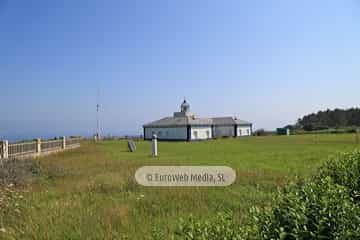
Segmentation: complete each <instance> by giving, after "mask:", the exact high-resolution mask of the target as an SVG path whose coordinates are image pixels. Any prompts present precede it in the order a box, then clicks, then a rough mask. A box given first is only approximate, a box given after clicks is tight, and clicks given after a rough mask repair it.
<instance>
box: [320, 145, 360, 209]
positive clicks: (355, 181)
mask: <svg viewBox="0 0 360 240" xmlns="http://www.w3.org/2000/svg"><path fill="white" fill-rule="evenodd" d="M326 177H331V179H332V180H333V181H334V183H335V184H338V185H341V186H344V187H346V188H347V189H348V190H349V193H350V195H351V197H352V198H353V199H354V200H355V202H357V203H360V151H359V150H356V151H353V152H349V153H341V154H339V155H337V156H335V157H332V158H329V159H328V160H327V161H325V162H324V163H323V164H322V166H321V167H320V169H319V173H318V174H317V175H316V176H315V177H314V181H316V182H319V181H321V179H324V178H326Z"/></svg>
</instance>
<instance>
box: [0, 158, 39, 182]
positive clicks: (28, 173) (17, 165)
mask: <svg viewBox="0 0 360 240" xmlns="http://www.w3.org/2000/svg"><path fill="white" fill-rule="evenodd" d="M40 171H41V167H40V164H39V162H38V161H36V160H35V159H23V160H18V159H12V160H8V161H4V162H3V163H2V164H0V185H8V184H15V185H22V184H26V183H29V182H31V181H32V180H33V178H34V177H35V176H37V175H39V174H40Z"/></svg>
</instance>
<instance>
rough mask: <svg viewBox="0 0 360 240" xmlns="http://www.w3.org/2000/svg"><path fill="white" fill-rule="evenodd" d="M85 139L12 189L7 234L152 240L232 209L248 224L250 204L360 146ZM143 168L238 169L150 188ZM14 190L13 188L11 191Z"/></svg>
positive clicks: (339, 139)
mask: <svg viewBox="0 0 360 240" xmlns="http://www.w3.org/2000/svg"><path fill="white" fill-rule="evenodd" d="M137 146H138V149H137V152H136V153H130V152H128V151H127V144H126V142H125V141H106V142H100V143H97V144H95V143H93V142H83V143H82V147H81V148H78V149H74V150H71V151H68V152H64V153H59V154H55V155H52V156H47V157H44V158H40V162H41V165H42V166H43V168H44V171H45V172H47V174H44V175H43V176H40V177H39V178H38V179H37V180H36V181H35V182H34V183H32V184H31V185H30V186H28V187H25V188H23V189H15V192H11V193H9V194H10V195H11V196H12V202H11V203H10V204H9V205H8V208H7V209H2V210H1V211H0V229H2V231H0V239H2V238H4V239H147V238H150V236H151V234H152V231H153V230H154V229H161V230H162V231H163V232H165V233H166V232H171V231H172V230H173V229H174V227H175V225H176V224H177V222H178V220H179V218H180V217H188V216H189V215H190V214H192V215H194V216H197V217H199V218H213V217H214V216H215V214H216V213H217V212H220V211H224V210H225V211H226V210H231V211H233V212H234V213H235V217H236V219H237V221H239V223H240V224H241V222H243V221H246V219H247V216H248V211H249V208H250V207H251V206H255V205H257V206H263V205H266V204H268V203H269V202H270V201H271V198H272V195H273V194H274V193H275V192H276V191H277V188H278V187H281V186H283V185H284V184H286V183H287V182H288V181H289V180H292V179H295V178H296V177H302V178H304V177H308V176H310V175H311V174H312V173H313V172H314V171H315V170H316V168H317V167H318V166H319V164H320V163H321V161H322V160H324V159H326V158H327V157H328V156H329V155H331V154H334V153H336V152H339V151H346V150H352V149H355V148H357V147H359V145H358V143H356V138H355V136H354V135H352V134H344V135H339V134H333V135H325V134H321V135H299V136H290V137H287V136H269V137H249V138H241V139H221V140H212V141H205V142H190V143H189V142H160V143H159V155H160V156H159V157H158V158H153V157H151V156H150V151H151V143H150V142H144V141H140V142H137ZM144 165H226V166H230V167H232V168H234V169H235V170H236V172H237V180H236V182H235V184H233V185H232V186H229V187H225V188H218V187H217V188H214V187H213V188H211V187H207V188H195V187H191V188H190V187H189V188H179V187H177V188H176V187H174V188H150V187H142V186H139V185H137V184H136V182H135V180H134V173H135V171H136V169H137V168H138V167H140V166H144ZM8 191H13V190H8Z"/></svg>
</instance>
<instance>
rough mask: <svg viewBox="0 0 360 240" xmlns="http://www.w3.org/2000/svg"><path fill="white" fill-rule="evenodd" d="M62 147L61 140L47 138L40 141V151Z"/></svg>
mask: <svg viewBox="0 0 360 240" xmlns="http://www.w3.org/2000/svg"><path fill="white" fill-rule="evenodd" d="M62 148H63V140H48V141H44V142H41V151H50V150H56V149H62Z"/></svg>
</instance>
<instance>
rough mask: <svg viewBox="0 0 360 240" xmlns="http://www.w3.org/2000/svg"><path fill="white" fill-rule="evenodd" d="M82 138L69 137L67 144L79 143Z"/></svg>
mask: <svg viewBox="0 0 360 240" xmlns="http://www.w3.org/2000/svg"><path fill="white" fill-rule="evenodd" d="M80 140H81V138H67V139H66V146H71V145H79V144H80Z"/></svg>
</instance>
